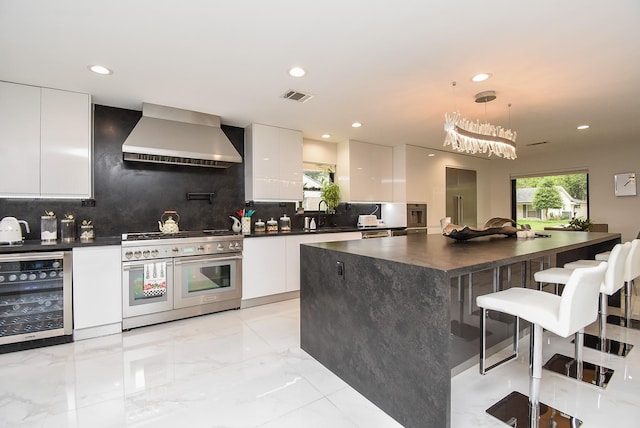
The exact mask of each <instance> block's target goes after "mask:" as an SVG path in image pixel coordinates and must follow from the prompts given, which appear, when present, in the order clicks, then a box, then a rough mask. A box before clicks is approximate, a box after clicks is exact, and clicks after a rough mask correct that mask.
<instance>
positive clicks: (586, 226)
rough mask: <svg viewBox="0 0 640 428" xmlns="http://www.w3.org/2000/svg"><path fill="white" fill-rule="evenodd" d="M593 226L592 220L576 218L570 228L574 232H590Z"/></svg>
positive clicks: (570, 223)
mask: <svg viewBox="0 0 640 428" xmlns="http://www.w3.org/2000/svg"><path fill="white" fill-rule="evenodd" d="M591 225H592V223H591V220H589V219H588V218H584V217H580V218H575V217H574V218H572V219H571V220H570V221H569V227H571V228H572V229H573V230H582V231H585V232H588V231H589V230H591Z"/></svg>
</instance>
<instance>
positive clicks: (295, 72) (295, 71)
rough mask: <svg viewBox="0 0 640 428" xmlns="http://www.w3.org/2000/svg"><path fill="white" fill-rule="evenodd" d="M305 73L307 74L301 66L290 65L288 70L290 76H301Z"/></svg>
mask: <svg viewBox="0 0 640 428" xmlns="http://www.w3.org/2000/svg"><path fill="white" fill-rule="evenodd" d="M305 74H307V72H306V71H304V68H302V67H292V68H291V69H290V70H289V75H290V76H292V77H302V76H304V75H305Z"/></svg>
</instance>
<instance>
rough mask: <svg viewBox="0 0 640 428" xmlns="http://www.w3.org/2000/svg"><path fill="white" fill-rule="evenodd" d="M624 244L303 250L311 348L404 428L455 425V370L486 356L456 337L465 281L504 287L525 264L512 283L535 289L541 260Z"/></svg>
mask: <svg viewBox="0 0 640 428" xmlns="http://www.w3.org/2000/svg"><path fill="white" fill-rule="evenodd" d="M618 242H620V234H613V233H592V232H553V233H551V236H550V237H545V238H542V237H540V238H535V239H518V238H515V237H504V236H493V237H483V238H479V239H474V240H469V241H464V242H457V241H453V240H451V239H449V238H446V237H444V236H441V235H408V236H398V237H393V238H384V239H371V240H360V241H346V242H327V243H319V244H309V245H302V246H301V250H300V254H301V258H300V262H301V273H300V282H301V291H300V341H301V347H302V349H304V350H305V351H306V352H308V353H309V354H310V355H311V356H313V357H314V358H315V359H317V360H318V361H319V362H321V363H322V364H323V365H325V366H326V367H327V368H329V369H330V370H331V371H332V372H334V373H335V374H336V375H338V376H339V377H341V378H342V379H343V380H344V381H346V382H347V383H348V384H349V385H351V386H352V387H353V388H355V389H356V390H358V391H359V392H360V393H361V394H363V395H364V396H365V397H367V398H368V399H369V400H371V401H372V402H373V403H375V404H376V405H377V406H378V407H380V408H381V409H382V410H384V411H385V412H387V413H388V414H389V415H390V416H392V417H393V418H394V419H396V420H397V421H398V422H399V423H401V424H402V425H404V426H406V427H434V428H436V427H437V428H442V427H449V426H450V408H451V374H452V369H454V368H455V367H454V366H455V365H456V364H458V363H459V362H460V361H463V360H468V358H469V357H473V356H474V354H477V352H478V348H477V345H474V346H473V347H472V348H469V347H465V346H464V343H465V342H466V343H471V342H469V338H467V339H466V340H463V341H461V343H463V345H462V346H459V345H458V342H456V340H458V339H457V336H455V335H454V334H453V333H454V332H452V324H453V323H452V319H453V318H454V314H453V313H454V312H456V311H455V310H454V308H457V304H456V300H457V298H456V292H455V291H456V289H457V290H458V295H459V294H460V288H459V284H460V282H458V278H463V277H465V276H466V277H468V276H469V274H473V276H474V278H478V277H481V273H482V272H485V273H486V272H490V273H491V274H490V275H489V277H490V278H493V287H494V288H495V287H499V288H502V287H504V286H506V285H505V284H504V282H503V281H502V280H501V279H500V275H501V273H502V272H503V271H504V270H506V269H507V268H508V267H516V268H517V269H519V272H520V275H519V278H521V279H520V282H519V283H518V284H516V282H518V281H515V280H514V281H513V285H512V286H522V285H524V286H530V284H528V282H527V278H528V277H529V276H530V272H528V269H533V268H532V267H531V266H538V265H539V263H538V262H537V260H541V261H546V265H547V266H548V265H549V264H550V265H552V266H553V265H562V264H563V263H565V262H568V261H572V260H576V259H580V258H593V256H594V255H595V254H596V253H598V252H601V251H606V250H610V249H611V248H612V247H613V245H615V244H616V243H618ZM532 260H536V263H531V261H532ZM509 274H511V269H510V268H509ZM503 275H504V274H503ZM509 282H511V278H509ZM474 283H475V279H474ZM456 284H458V288H456ZM473 287H476V285H474V286H473ZM490 291H491V290H488V291H487V290H486V289H485V290H484V291H482V292H476V295H477V294H482V293H483V292H490ZM452 295H453V298H452V297H451V296H452ZM461 311H462V310H461ZM475 319H477V318H475ZM468 321H472V317H470V318H469V319H468ZM469 324H475V323H473V322H470V323H469ZM497 324H498V323H497V322H496V325H497ZM469 329H470V330H471V331H472V328H471V327H469ZM470 349H472V350H470ZM465 353H466V354H468V355H465ZM460 354H462V355H460ZM488 381H489V380H488Z"/></svg>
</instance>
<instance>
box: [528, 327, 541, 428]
mask: <svg viewBox="0 0 640 428" xmlns="http://www.w3.org/2000/svg"><path fill="white" fill-rule="evenodd" d="M529 338H530V341H529V343H530V345H529V427H530V428H534V427H535V428H538V427H539V425H540V380H541V379H542V341H543V340H544V339H543V337H542V327H540V326H539V325H537V324H533V325H532V326H531V333H530V335H529Z"/></svg>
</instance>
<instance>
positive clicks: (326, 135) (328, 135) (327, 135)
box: [322, 134, 331, 138]
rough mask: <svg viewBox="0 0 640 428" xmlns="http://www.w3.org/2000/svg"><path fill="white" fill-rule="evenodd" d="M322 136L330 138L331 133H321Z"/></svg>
mask: <svg viewBox="0 0 640 428" xmlns="http://www.w3.org/2000/svg"><path fill="white" fill-rule="evenodd" d="M322 138H331V134H322Z"/></svg>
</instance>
